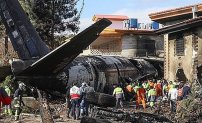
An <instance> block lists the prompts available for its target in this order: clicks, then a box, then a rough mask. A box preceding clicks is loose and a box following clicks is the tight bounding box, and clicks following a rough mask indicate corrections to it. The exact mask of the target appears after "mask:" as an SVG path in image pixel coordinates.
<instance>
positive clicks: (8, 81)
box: [0, 75, 16, 93]
mask: <svg viewBox="0 0 202 123" xmlns="http://www.w3.org/2000/svg"><path fill="white" fill-rule="evenodd" d="M12 79H13V78H12V76H11V75H9V76H7V77H6V78H5V80H4V81H3V82H2V83H0V87H5V86H8V87H9V88H10V89H11V93H13V92H14V91H15V89H16V88H15V85H14V84H15V83H13V81H12Z"/></svg>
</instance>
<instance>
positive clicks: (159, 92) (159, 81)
mask: <svg viewBox="0 0 202 123" xmlns="http://www.w3.org/2000/svg"><path fill="white" fill-rule="evenodd" d="M155 89H156V94H157V97H160V96H162V95H163V94H162V85H161V80H158V81H157V83H156V85H155Z"/></svg>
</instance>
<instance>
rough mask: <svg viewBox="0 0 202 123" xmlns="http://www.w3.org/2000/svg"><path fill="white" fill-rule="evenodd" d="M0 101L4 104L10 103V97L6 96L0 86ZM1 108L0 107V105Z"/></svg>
mask: <svg viewBox="0 0 202 123" xmlns="http://www.w3.org/2000/svg"><path fill="white" fill-rule="evenodd" d="M0 102H1V103H3V104H4V105H10V104H11V98H10V97H9V96H8V94H7V93H6V91H5V90H4V88H1V87H0ZM0 109H1V107H0Z"/></svg>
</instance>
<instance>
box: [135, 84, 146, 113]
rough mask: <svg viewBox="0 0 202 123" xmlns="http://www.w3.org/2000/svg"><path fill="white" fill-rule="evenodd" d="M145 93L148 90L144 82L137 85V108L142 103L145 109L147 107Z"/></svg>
mask: <svg viewBox="0 0 202 123" xmlns="http://www.w3.org/2000/svg"><path fill="white" fill-rule="evenodd" d="M145 94H146V90H145V89H144V88H143V86H142V84H141V83H139V84H138V87H136V109H138V108H139V105H140V103H142V106H143V108H144V110H145V109H146V101H145Z"/></svg>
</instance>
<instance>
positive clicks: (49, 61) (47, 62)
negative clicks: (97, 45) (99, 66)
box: [17, 19, 111, 76]
mask: <svg viewBox="0 0 202 123" xmlns="http://www.w3.org/2000/svg"><path fill="white" fill-rule="evenodd" d="M110 24H111V21H109V20H107V19H101V20H99V21H98V22H96V23H94V24H93V25H91V26H90V27H88V28H87V29H85V30H84V31H82V32H81V33H79V34H78V35H76V36H75V37H73V38H72V39H71V40H70V41H69V42H66V43H64V44H63V45H61V46H60V47H58V48H56V49H55V50H53V51H51V52H50V53H48V54H47V55H45V56H44V57H42V58H41V59H39V60H38V61H36V62H35V63H33V64H32V65H31V66H29V67H28V68H26V69H25V70H24V71H22V72H21V73H19V74H18V75H17V76H30V75H32V76H49V75H52V74H57V73H58V72H60V71H61V70H62V69H63V68H64V67H65V66H67V65H68V64H69V63H70V62H72V61H73V60H74V59H75V58H76V57H77V56H78V55H79V54H80V53H81V52H83V50H84V49H85V48H86V47H88V46H89V45H90V44H91V43H92V42H93V41H95V40H96V39H97V38H98V37H99V34H100V33H101V32H102V31H103V30H104V29H105V28H106V27H107V26H109V25H110Z"/></svg>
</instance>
